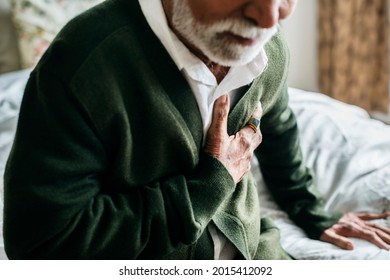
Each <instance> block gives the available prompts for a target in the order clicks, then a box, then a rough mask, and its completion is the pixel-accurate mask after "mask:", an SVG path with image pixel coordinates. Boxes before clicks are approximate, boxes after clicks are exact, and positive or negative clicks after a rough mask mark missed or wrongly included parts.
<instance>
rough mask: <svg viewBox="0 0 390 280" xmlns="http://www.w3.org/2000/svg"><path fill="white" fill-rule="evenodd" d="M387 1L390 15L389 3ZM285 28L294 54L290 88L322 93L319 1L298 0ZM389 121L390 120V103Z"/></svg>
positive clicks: (283, 24)
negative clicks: (319, 59) (319, 51)
mask: <svg viewBox="0 0 390 280" xmlns="http://www.w3.org/2000/svg"><path fill="white" fill-rule="evenodd" d="M388 2H389V5H388V8H389V13H390V0H388ZM282 26H283V29H284V32H285V35H286V39H287V43H288V45H289V47H290V52H291V64H290V74H289V79H288V84H289V86H291V87H297V88H301V89H304V90H308V91H319V85H318V80H317V74H318V71H317V0H315V1H313V0H299V1H298V5H297V7H296V10H295V12H294V14H292V15H291V16H290V17H289V18H287V19H286V20H284V21H283V22H282ZM389 63H390V61H389ZM389 78H390V77H389ZM389 94H390V89H389ZM388 119H389V121H390V104H389V116H388Z"/></svg>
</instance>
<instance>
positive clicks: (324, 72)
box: [318, 0, 389, 113]
mask: <svg viewBox="0 0 390 280" xmlns="http://www.w3.org/2000/svg"><path fill="white" fill-rule="evenodd" d="M387 1H388V0H319V7H318V13H319V24H318V29H319V30H318V31H319V32H318V34H319V35H318V36H319V37H318V43H319V52H318V53H319V85H320V90H321V92H323V93H326V94H328V95H330V96H332V97H334V98H336V99H339V100H341V101H344V102H347V103H351V104H355V105H358V106H360V107H363V108H364V109H366V110H368V111H369V112H372V111H380V112H385V113H386V112H387V111H388V107H389V82H388V79H389V69H388V63H389V49H388V32H389V23H388V9H387Z"/></svg>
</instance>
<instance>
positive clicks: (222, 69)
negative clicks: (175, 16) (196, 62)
mask: <svg viewBox="0 0 390 280" xmlns="http://www.w3.org/2000/svg"><path fill="white" fill-rule="evenodd" d="M162 5H163V8H164V12H165V16H166V18H167V21H168V25H169V28H171V30H172V31H173V33H175V35H176V36H177V38H179V40H180V41H181V42H182V43H183V44H184V45H185V46H186V47H187V48H188V49H189V50H190V51H191V52H192V53H193V54H194V55H195V56H197V57H198V58H199V59H200V60H202V61H203V63H204V64H206V66H207V68H209V70H210V71H211V73H213V75H214V77H215V78H216V80H217V82H218V84H219V83H220V82H221V81H222V80H223V79H224V78H225V77H226V75H227V73H228V72H229V69H230V67H227V66H222V65H219V64H218V63H215V62H213V61H211V60H210V59H209V58H208V57H207V56H206V55H204V53H203V52H202V51H201V50H200V49H198V48H197V47H195V46H194V45H193V44H192V43H191V42H190V41H188V40H187V39H186V38H185V37H184V36H182V35H181V34H180V32H178V31H177V30H176V29H175V27H174V26H173V24H172V9H173V6H172V1H165V0H162Z"/></svg>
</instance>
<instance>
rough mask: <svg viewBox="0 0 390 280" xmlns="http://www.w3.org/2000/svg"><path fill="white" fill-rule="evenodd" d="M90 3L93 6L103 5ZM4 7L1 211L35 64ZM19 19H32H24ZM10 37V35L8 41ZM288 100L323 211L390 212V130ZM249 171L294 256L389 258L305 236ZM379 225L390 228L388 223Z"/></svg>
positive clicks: (323, 105) (355, 114)
mask: <svg viewBox="0 0 390 280" xmlns="http://www.w3.org/2000/svg"><path fill="white" fill-rule="evenodd" d="M20 1H21V0H20ZM25 1H30V2H39V1H42V0H25ZM89 1H90V2H89V4H91V5H92V3H95V2H97V1H100V0H89ZM44 2H45V3H48V2H50V1H44ZM52 2H56V0H53V1H52ZM57 2H59V3H60V2H61V3H63V1H57ZM4 3H5V2H1V3H0V35H1V36H2V40H0V43H1V44H0V73H2V74H0V210H1V209H2V208H3V182H2V180H3V172H4V166H5V162H6V159H7V157H8V154H9V151H10V148H11V145H12V140H13V137H14V133H15V128H16V122H17V118H18V112H19V106H20V102H21V99H22V95H23V90H24V87H25V85H26V82H27V79H28V76H29V73H30V71H31V68H27V69H25V70H19V69H20V65H21V64H22V65H23V66H24V67H28V66H29V64H33V63H34V61H35V60H36V59H37V57H31V53H29V54H30V56H29V57H28V56H27V57H25V58H24V60H23V57H18V54H17V52H15V49H16V48H17V46H16V43H15V42H13V40H14V39H15V40H16V36H15V35H14V34H12V32H14V28H13V26H12V23H11V21H10V12H9V11H10V6H9V5H4ZM73 3H75V2H73ZM84 3H86V1H84ZM73 10H74V9H73ZM30 12H31V11H30ZM19 18H21V19H26V18H29V17H23V16H20V15H19ZM62 20H66V19H62ZM30 35H31V34H30ZM5 36H8V37H7V39H6V41H5V40H4V38H5ZM49 37H50V36H49ZM49 37H46V38H49ZM24 38H26V36H24ZM4 42H6V44H4ZM32 47H33V46H32ZM40 47H42V42H38V45H37V46H36V48H35V47H34V49H35V50H36V51H35V52H34V55H37V54H38V53H39V52H38V51H39V50H41V49H40ZM19 59H22V62H20V61H18V60H19ZM289 95H290V106H291V107H292V109H293V110H294V112H295V114H296V116H297V119H298V124H299V127H300V132H301V142H302V150H303V154H304V157H305V160H306V163H307V165H308V166H309V167H311V168H313V170H314V172H315V173H316V183H317V186H318V188H319V190H320V192H321V193H322V194H323V196H324V199H325V202H326V205H325V207H326V209H332V210H337V211H372V212H383V211H390V126H389V125H386V124H384V123H383V122H380V121H377V120H374V119H372V118H370V116H369V115H368V113H367V112H366V111H364V110H362V109H360V108H358V107H355V106H351V105H347V104H345V103H341V102H339V101H336V100H334V99H332V98H329V97H327V96H325V95H323V94H321V93H315V92H307V91H303V90H299V89H295V88H289ZM252 172H253V173H254V175H255V178H256V180H257V182H258V190H259V195H260V197H261V211H262V215H263V216H268V217H271V218H272V219H273V220H274V221H275V223H276V224H277V226H278V227H279V228H280V230H281V241H282V246H283V247H284V248H285V249H286V250H287V251H288V252H289V253H290V254H291V255H292V256H293V257H295V258H296V259H390V253H389V252H387V251H384V250H380V249H379V248H377V247H375V246H374V245H372V244H370V243H368V242H365V241H361V240H354V243H355V245H356V249H355V250H354V251H345V250H342V249H339V248H337V247H335V246H333V245H331V244H327V243H324V242H320V241H315V240H310V239H308V238H307V237H306V236H305V234H304V233H303V232H302V231H301V230H300V229H299V228H298V227H296V226H295V225H294V223H292V222H291V221H290V220H289V219H288V217H287V215H286V213H284V212H283V211H281V210H280V209H279V208H278V206H277V205H276V204H275V203H274V201H273V200H272V197H271V196H270V194H269V192H268V191H267V188H266V186H265V184H264V182H263V180H262V176H261V173H260V171H259V169H258V167H257V165H256V163H254V164H253V168H252ZM2 220H3V219H2V211H0V226H1V227H0V259H6V258H7V257H6V255H5V252H4V246H3V238H2ZM376 222H378V223H381V224H384V225H387V226H389V227H390V219H388V220H378V221H376Z"/></svg>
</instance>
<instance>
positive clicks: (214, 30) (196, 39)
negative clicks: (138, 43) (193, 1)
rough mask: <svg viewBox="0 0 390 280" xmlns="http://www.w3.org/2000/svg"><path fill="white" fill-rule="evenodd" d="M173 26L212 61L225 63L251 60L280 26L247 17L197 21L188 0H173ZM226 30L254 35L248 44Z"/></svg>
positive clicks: (249, 36)
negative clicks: (209, 22)
mask: <svg viewBox="0 0 390 280" xmlns="http://www.w3.org/2000/svg"><path fill="white" fill-rule="evenodd" d="M172 24H173V27H174V28H175V29H176V30H177V31H178V32H179V33H180V34H181V36H183V37H184V38H185V39H187V40H188V41H189V42H190V43H191V44H193V45H194V46H195V47H196V48H198V49H199V50H200V51H202V52H203V54H204V55H206V56H207V58H208V59H210V60H211V61H213V62H216V63H218V64H220V65H222V66H230V67H231V66H241V65H246V64H248V63H249V62H251V61H252V60H253V59H254V58H255V57H256V56H257V55H258V54H259V53H260V51H261V49H262V48H263V47H264V45H265V44H266V43H267V42H268V41H269V40H270V39H271V38H272V36H273V35H274V34H275V33H276V31H277V28H276V26H273V27H271V28H258V27H255V26H253V24H250V23H249V22H248V21H246V20H244V19H237V18H230V19H225V20H221V21H218V22H216V23H214V24H212V25H206V24H203V23H199V22H196V21H195V19H194V16H193V15H192V12H191V9H190V7H189V6H188V3H187V1H186V0H173V15H172ZM226 32H229V33H231V34H234V35H237V36H240V37H242V38H248V39H255V44H253V45H250V46H245V45H242V44H239V43H237V42H233V41H232V40H231V38H229V37H227V34H226Z"/></svg>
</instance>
